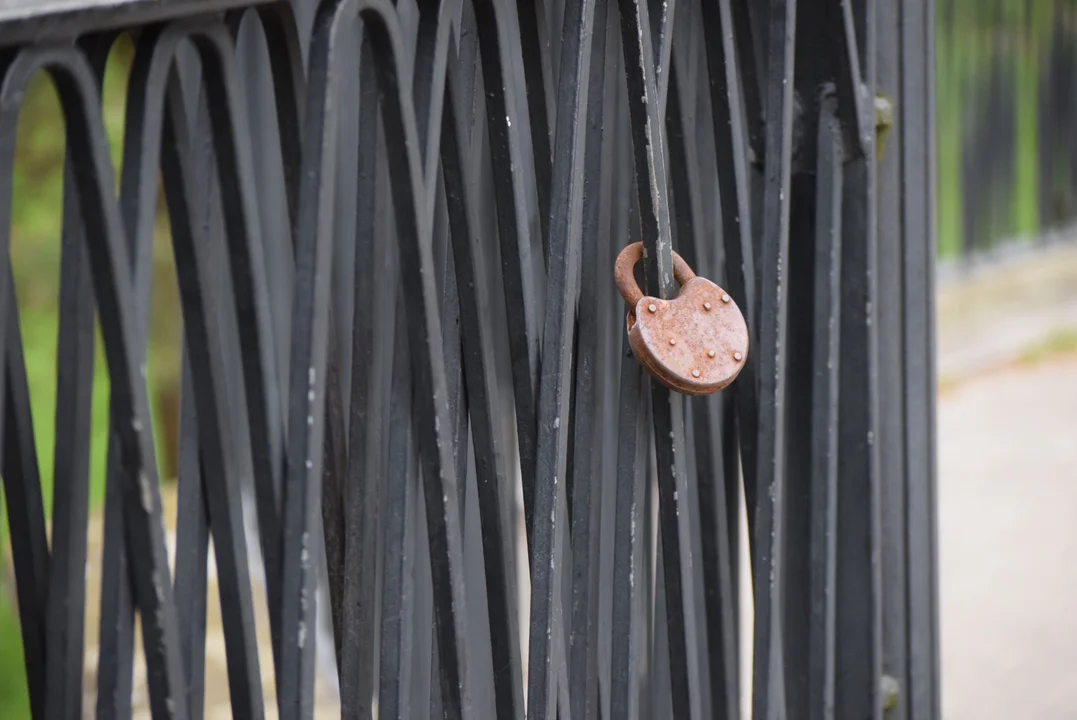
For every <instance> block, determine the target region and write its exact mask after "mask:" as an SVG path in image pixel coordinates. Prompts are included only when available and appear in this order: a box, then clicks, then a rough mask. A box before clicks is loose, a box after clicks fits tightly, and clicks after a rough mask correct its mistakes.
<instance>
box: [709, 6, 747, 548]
mask: <svg viewBox="0 0 1077 720" xmlns="http://www.w3.org/2000/svg"><path fill="white" fill-rule="evenodd" d="M737 5H738V6H739V5H740V3H737ZM701 7H702V20H703V36H704V45H705V47H706V52H707V75H708V78H709V81H710V97H711V120H712V123H713V128H714V149H715V154H716V156H717V164H718V195H719V203H720V205H721V212H722V218H721V219H722V243H723V249H724V251H725V260H726V267H725V272H726V283H727V287H728V289H729V293H730V294H731V295H732V296H733V298H734V299H735V300H736V301H737V305H738V306H739V307H740V308H741V310H742V312H744V314H745V319H746V320H747V323H748V328H749V332H750V333H751V334H752V335H753V337H754V336H755V333H756V332H757V330H758V327H759V326H758V320H757V317H758V308H757V301H756V282H755V273H756V270H755V267H756V262H755V253H754V250H753V243H752V203H751V197H750V187H751V177H750V175H751V173H750V168H749V166H748V157H747V152H748V148H747V145H746V142H745V139H746V137H747V135H748V133H747V131H746V130H745V128H744V122H743V120H742V116H743V114H744V110H743V109H742V107H741V93H740V87H741V86H743V87H745V91H744V92H745V93H747V92H748V88H750V87H751V86H752V83H754V82H757V81H756V80H754V79H753V78H751V77H748V73H744V74H745V78H744V80H743V83H742V81H741V77H740V74H739V73H738V64H737V54H736V47H735V45H734V42H733V40H734V33H733V29H734V25H733V17H732V15H733V12H732V10H731V8H730V0H717V2H712V1H710V0H703V2H702V3H701ZM748 50H749V51H750V48H749V49H748ZM759 358H760V355H759V354H758V353H755V352H749V353H748V356H747V358H746V359H745V363H744V368H743V369H742V370H741V375H740V377H739V378H738V382H737V383H735V384H734V385H733V387H732V392H733V396H734V402H735V403H736V411H737V427H738V429H737V439H738V440H739V441H740V455H741V462H742V464H743V475H744V478H745V479H746V482H745V493H746V495H748V496H750V497H752V498H754V495H755V493H754V491H750V490H749V488H750V487H751V486H753V485H754V482H755V478H756V464H757V461H756V456H757V453H758V450H757V448H756V446H757V444H758V430H757V426H758V422H759V420H758V417H759V409H758V408H759V401H758V382H757V380H756V377H757V369H758V365H759ZM731 451H732V447H731ZM748 507H749V510H750V511H751V510H754V507H755V503H754V501H753V502H749V503H748ZM754 524H755V518H754V517H752V516H751V515H749V525H750V526H754ZM733 527H735V525H734V526H731V529H732V528H733Z"/></svg>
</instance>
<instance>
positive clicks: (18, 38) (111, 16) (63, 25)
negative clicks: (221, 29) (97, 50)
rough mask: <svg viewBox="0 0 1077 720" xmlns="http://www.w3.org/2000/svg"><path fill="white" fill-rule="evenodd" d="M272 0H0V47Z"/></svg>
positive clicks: (59, 38)
mask: <svg viewBox="0 0 1077 720" xmlns="http://www.w3.org/2000/svg"><path fill="white" fill-rule="evenodd" d="M274 1H279V0H0V47H11V46H14V45H25V44H29V43H37V42H42V41H47V40H62V39H65V38H70V37H76V36H78V35H83V34H85V33H89V32H97V31H101V30H109V29H114V28H121V27H130V26H135V25H145V24H147V23H152V22H160V21H164V20H171V19H174V18H178V17H184V16H189V15H201V14H205V13H213V12H220V11H223V10H229V9H232V8H237V7H249V6H253V5H264V4H269V3H271V2H274Z"/></svg>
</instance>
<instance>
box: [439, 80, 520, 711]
mask: <svg viewBox="0 0 1077 720" xmlns="http://www.w3.org/2000/svg"><path fill="white" fill-rule="evenodd" d="M457 83H458V80H457V78H456V77H455V75H454V74H453V73H450V74H449V77H448V78H447V81H446V86H445V96H446V105H445V116H444V119H443V124H442V128H443V129H442V140H441V163H442V171H443V173H444V177H445V184H444V187H445V194H446V200H447V208H448V215H449V226H450V236H451V240H452V246H453V253H452V262H453V266H454V268H455V272H456V283H455V288H456V290H457V292H458V293H459V298H460V320H461V326H462V327H461V334H462V338H463V343H464V344H463V361H464V362H463V364H464V372H465V373H466V383H465V385H466V387H467V393H468V406H469V407H470V412H471V432H472V440H473V442H474V445H475V456H476V463H475V471H476V481H477V486H476V487H477V495H478V498H477V499H478V505H479V521H480V523H481V526H482V528H481V529H482V548H483V550H482V553H483V562H484V566H485V573H486V593H487V603H488V605H489V628H490V640H491V644H492V648H491V649H492V653H493V657H492V660H493V667H494V693H495V707H496V711H497V716H498V717H518V716H520V715H521V714H522V713H523V709H524V703H523V687H522V667H521V657H520V647H519V634H518V626H517V618H516V587H515V560H514V558H513V557H512V556H511V555H510V552H511V550H512V544H511V543H510V542H509V537H508V533H506V532H505V529H504V528H503V527H502V525H503V521H502V513H503V511H502V498H501V492H502V488H505V487H507V484H508V479H509V474H508V470H507V466H506V461H505V457H504V452H503V450H502V448H501V443H500V441H499V438H498V432H497V411H498V407H499V401H498V397H497V393H498V382H497V378H496V376H495V367H494V357H493V346H492V343H491V340H490V337H489V333H488V331H487V330H486V328H484V326H483V322H482V316H481V313H482V308H484V307H485V306H486V305H487V303H489V302H490V298H489V292H488V290H487V289H486V288H485V287H484V286H483V284H482V283H481V281H480V280H481V275H480V266H479V263H480V262H481V255H482V246H481V238H480V236H479V234H478V230H479V228H478V222H477V221H476V218H475V210H474V205H473V201H472V200H471V196H472V193H473V191H474V188H475V181H474V177H473V175H472V174H471V173H470V172H469V171H468V168H469V166H470V164H469V163H468V160H467V157H466V155H465V154H464V149H465V146H464V145H463V143H462V138H463V137H464V136H465V133H466V125H465V124H464V118H465V117H466V115H465V112H464V108H463V106H462V99H463V98H462V97H461V95H460V91H459V89H458V87H457ZM462 444H463V447H462V448H461V450H462V451H464V452H463V453H462V454H465V455H466V450H467V443H466V439H462ZM465 470H466V468H465ZM463 477H465V476H464V475H461V478H463Z"/></svg>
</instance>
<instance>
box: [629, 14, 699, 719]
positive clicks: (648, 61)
mask: <svg viewBox="0 0 1077 720" xmlns="http://www.w3.org/2000/svg"><path fill="white" fill-rule="evenodd" d="M619 6H620V9H621V42H622V45H623V47H624V52H625V69H626V74H627V80H628V82H627V86H628V109H629V117H630V119H631V126H632V140H633V143H632V144H633V150H634V152H633V156H634V158H635V173H636V186H637V187H636V189H637V197H638V202H639V207H640V225H641V230H642V236H643V243H644V260H645V262H644V277H645V279H646V283H647V290H648V292H650V293H651V294H652V295H655V296H657V297H663V298H666V297H672V295H673V293H674V287H673V286H674V280H673V272H672V247H671V244H672V243H671V232H670V224H669V207H668V204H667V199H666V197H665V193H666V187H667V186H666V167H665V163H666V159H665V147H664V141H663V134H662V114H661V110H660V108H659V106H658V103H657V100H658V93H657V85H656V81H655V75H654V68H653V56H652V50H651V46H650V39H651V31H650V27H649V19H648V12H647V9H646V8H645V7H643V5H642V2H641V1H640V0H621V2H620V3H619ZM649 98H650V99H653V101H651V102H649V101H648V99H649ZM651 394H652V399H653V408H652V413H653V421H654V434H655V441H656V445H655V451H656V457H657V466H658V486H659V493H660V494H659V498H660V499H659V511H660V516H661V523H660V528H661V533H662V552H663V553H664V560H665V567H666V573H665V594H666V621H667V623H668V625H669V628H668V630H669V656H670V673H671V688H672V694H673V713H674V715H675V716H676V717H679V718H680V717H684V718H689V717H693V718H694V717H699V716H700V713H701V711H702V705H701V680H700V676H699V672H700V667H699V655H698V652H697V651H696V649H695V648H694V646H693V645H689V642H688V639H689V638H693V639H695V638H697V637H698V635H697V625H696V612H695V606H694V601H693V596H694V590H693V587H694V585H693V577H692V559H691V539H690V538H691V536H690V532H691V530H690V526H689V520H688V510H687V507H685V509H684V511H683V512H682V508H681V505H682V504H683V503H687V502H688V492H687V477H686V476H685V472H684V457H683V455H684V453H683V433H684V411H683V407H682V398H681V396H680V395H678V394H676V393H671V392H670V391H669V390H667V389H666V388H664V387H662V386H661V385H659V384H658V383H655V382H652V383H651ZM678 445H680V447H678ZM678 451H680V452H678Z"/></svg>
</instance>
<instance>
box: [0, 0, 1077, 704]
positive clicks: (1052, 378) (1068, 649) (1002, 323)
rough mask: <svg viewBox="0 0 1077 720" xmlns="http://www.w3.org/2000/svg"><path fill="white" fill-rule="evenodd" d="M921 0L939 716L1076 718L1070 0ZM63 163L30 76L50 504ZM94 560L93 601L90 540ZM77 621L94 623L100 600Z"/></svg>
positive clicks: (164, 250)
mask: <svg viewBox="0 0 1077 720" xmlns="http://www.w3.org/2000/svg"><path fill="white" fill-rule="evenodd" d="M935 6H936V58H937V68H936V79H937V80H936V88H937V139H936V140H937V141H936V148H937V158H936V162H937V169H938V184H937V187H938V197H937V237H938V253H939V261H940V265H939V271H938V281H939V282H938V287H939V295H938V303H937V305H938V321H937V328H938V335H939V338H938V339H939V345H938V349H939V354H938V370H939V406H938V429H939V436H938V437H939V439H938V463H939V507H938V512H939V541H940V559H939V562H940V565H939V567H940V596H941V597H940V602H941V628H942V632H941V636H942V660H943V687H944V698H943V716H944V717H945V718H948V719H949V718H956V719H961V718H996V717H997V718H1007V719H1009V718H1075V717H1077V681H1073V680H1072V670H1073V669H1075V668H1077V615H1075V614H1074V613H1073V612H1072V605H1073V601H1074V600H1077V563H1073V562H1072V561H1070V560H1069V559H1070V558H1072V557H1073V556H1074V553H1073V552H1071V551H1077V524H1074V523H1072V522H1071V518H1073V517H1074V512H1075V510H1074V508H1075V507H1077V242H1075V241H1077V0H935ZM132 50H133V49H132V46H131V44H130V42H129V41H128V40H126V39H123V40H121V41H120V42H119V43H118V44H117V45H116V47H115V49H114V51H113V53H112V56H111V58H110V61H109V64H108V68H107V71H106V74H105V84H104V107H105V117H106V123H107V129H108V134H109V138H110V141H111V143H112V151H113V159H114V162H115V163H116V164H117V166H118V165H119V160H120V155H121V144H122V137H123V117H124V102H125V90H126V80H127V72H128V69H129V66H130V60H131V55H132ZM63 156H64V138H63V127H62V123H61V120H60V114H59V107H58V104H57V99H56V95H55V92H54V91H53V89H52V86H51V84H50V83H49V82H48V81H47V80H46V79H45V78H44V77H43V76H41V77H39V78H38V79H37V81H36V82H34V83H33V85H32V86H31V88H30V89H29V91H28V94H27V98H26V101H25V103H24V106H23V111H22V114H21V117H20V122H19V129H18V151H17V155H16V175H15V184H14V199H13V218H12V237H11V257H12V266H13V271H14V274H15V284H16V288H17V294H18V305H19V316H20V322H21V326H22V334H23V341H24V343H25V350H26V357H27V372H28V377H29V382H30V393H31V401H32V406H33V414H34V430H35V437H36V442H37V446H38V451H39V463H40V470H41V477H42V479H43V482H44V483H45V484H46V487H45V488H44V491H45V492H44V497H45V501H46V510H47V511H48V509H49V506H50V505H51V499H52V497H51V487H50V486H51V477H52V464H53V457H52V447H53V437H52V433H53V427H52V425H53V416H54V413H55V404H56V398H55V378H56V352H55V342H56V334H57V314H56V302H57V287H58V278H59V266H60V263H59V249H60V241H59V237H60V217H61V208H62V203H63ZM159 207H160V208H161V211H160V213H159V222H158V233H157V236H158V237H157V240H158V243H159V245H160V248H159V251H158V252H156V254H155V262H156V267H155V274H156V279H155V281H154V298H153V303H154V310H153V312H152V315H151V317H153V318H154V325H153V327H152V328H151V335H150V338H151V340H150V353H149V382H150V390H151V399H152V404H153V412H154V414H155V417H154V421H155V429H156V430H157V432H158V436H159V439H160V440H161V441H160V442H158V443H157V449H158V462H159V465H160V467H161V469H162V471H161V476H162V477H164V478H170V477H174V473H175V465H176V452H175V447H174V445H173V444H172V439H173V438H175V437H176V431H175V424H176V418H177V409H178V389H179V365H178V358H179V345H180V327H179V315H178V310H177V308H178V300H177V296H176V286H175V277H174V273H173V270H172V266H171V251H170V249H169V247H168V240H167V218H166V216H165V214H164V208H163V202H161V203H160V205H159ZM107 396H108V387H107V377H106V375H105V373H104V363H103V358H101V356H100V352H99V358H98V363H97V380H96V383H95V391H94V413H93V446H92V463H93V465H92V476H91V482H92V488H91V503H92V507H94V508H96V511H95V518H94V519H93V520H92V521H91V538H94V537H99V536H100V528H99V524H100V517H99V516H100V506H101V499H102V496H103V479H104V467H105V443H106V437H107V426H106V423H107ZM165 502H166V507H167V506H168V503H169V502H170V501H169V498H168V494H167V488H166V499H165ZM166 514H168V513H167V512H166ZM6 533H7V520H6V516H5V515H2V514H0V546H2V547H4V548H5V550H4V552H3V553H2V554H0V718H21V717H28V715H29V707H28V702H27V698H26V689H25V675H24V670H23V665H22V656H21V645H20V640H19V630H18V620H17V617H16V608H15V593H14V580H13V577H12V574H11V566H10V557H9V555H8V552H9V551H8V550H7V549H6V547H7V542H6ZM89 558H90V563H91V567H90V568H89V569H88V583H89V584H88V586H87V595H88V598H90V599H91V601H92V602H96V598H97V596H98V594H99V591H98V589H97V586H95V584H94V582H95V578H96V577H97V573H96V570H95V566H96V565H97V564H99V558H100V546H99V545H98V544H96V543H95V542H94V541H93V540H91V546H90V548H89ZM214 605H215V603H210V610H211V612H214V611H215V609H216V608H214ZM87 615H88V618H92V620H91V621H90V622H88V624H87V628H86V631H87V634H88V636H90V637H91V638H92V637H94V636H96V633H97V627H96V610H95V609H88V611H87ZM211 622H212V618H211ZM87 647H88V652H90V651H91V649H92V643H88V646H87ZM209 650H210V652H211V653H212V648H209ZM91 664H92V663H91ZM87 686H88V689H92V687H93V681H92V679H89V678H88V682H87ZM87 707H92V704H88V705H87Z"/></svg>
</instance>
